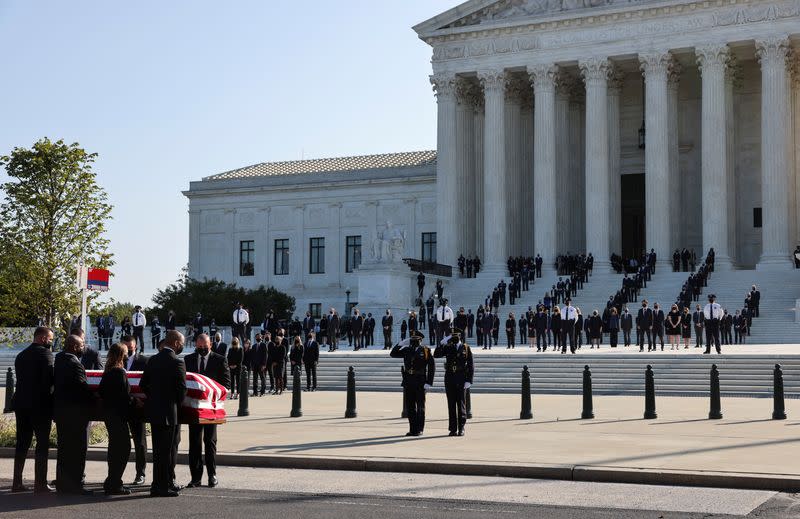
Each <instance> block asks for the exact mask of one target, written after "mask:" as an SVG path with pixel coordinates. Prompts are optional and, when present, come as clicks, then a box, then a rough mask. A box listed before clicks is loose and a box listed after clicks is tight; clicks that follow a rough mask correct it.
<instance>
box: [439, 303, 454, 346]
mask: <svg viewBox="0 0 800 519" xmlns="http://www.w3.org/2000/svg"><path fill="white" fill-rule="evenodd" d="M447 303H448V301H447V299H442V304H441V305H440V306H439V308H437V309H436V339H437V340H438V341H441V340H442V339H443V338H444V336H445V335H446V333H447V331H448V330H449V329H450V327H451V326H452V324H453V318H454V315H453V310H452V308H450V306H448V304H447Z"/></svg>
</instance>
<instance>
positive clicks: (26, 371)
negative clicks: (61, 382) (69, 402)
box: [14, 344, 53, 416]
mask: <svg viewBox="0 0 800 519" xmlns="http://www.w3.org/2000/svg"><path fill="white" fill-rule="evenodd" d="M14 371H15V372H16V374H17V386H16V393H14V409H19V410H24V411H37V412H39V411H41V412H42V413H43V414H45V415H47V416H50V415H52V413H53V352H51V351H50V349H49V348H46V347H44V346H42V345H41V344H31V345H30V346H28V347H27V348H25V349H24V350H22V351H21V352H20V353H19V355H17V358H16V360H14Z"/></svg>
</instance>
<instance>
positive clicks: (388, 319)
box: [381, 315, 394, 331]
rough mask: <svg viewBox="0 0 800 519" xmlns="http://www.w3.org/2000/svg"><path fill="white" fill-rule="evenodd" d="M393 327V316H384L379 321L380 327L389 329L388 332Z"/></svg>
mask: <svg viewBox="0 0 800 519" xmlns="http://www.w3.org/2000/svg"><path fill="white" fill-rule="evenodd" d="M393 325H394V316H392V315H384V316H383V318H382V319H381V326H382V327H384V328H387V327H388V328H389V331H391V330H392V326H393Z"/></svg>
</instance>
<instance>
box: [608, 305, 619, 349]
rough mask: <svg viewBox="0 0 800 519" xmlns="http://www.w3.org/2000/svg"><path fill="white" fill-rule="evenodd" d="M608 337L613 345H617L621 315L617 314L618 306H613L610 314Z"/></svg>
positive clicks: (613, 346) (614, 346)
mask: <svg viewBox="0 0 800 519" xmlns="http://www.w3.org/2000/svg"><path fill="white" fill-rule="evenodd" d="M607 326H608V338H609V340H610V341H611V347H612V348H616V347H617V337H618V334H619V315H618V314H617V307H616V306H612V307H611V312H610V314H609V316H608V325H607Z"/></svg>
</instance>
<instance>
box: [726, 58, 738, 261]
mask: <svg viewBox="0 0 800 519" xmlns="http://www.w3.org/2000/svg"><path fill="white" fill-rule="evenodd" d="M740 75H741V72H740V67H739V65H738V64H737V62H736V58H735V56H734V55H731V60H730V61H729V62H728V70H727V72H726V74H725V155H726V157H727V159H726V161H725V167H726V171H725V178H726V179H727V180H728V254H729V255H730V257H731V263H733V264H735V263H737V260H738V258H739V248H738V245H737V243H738V239H737V233H736V228H737V227H738V226H737V221H738V220H737V215H736V193H737V181H736V121H735V119H734V118H735V114H734V93H735V89H736V87H737V85H738V84H739V83H740V79H739V77H740Z"/></svg>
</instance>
